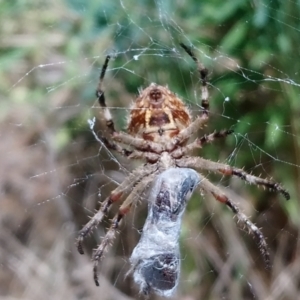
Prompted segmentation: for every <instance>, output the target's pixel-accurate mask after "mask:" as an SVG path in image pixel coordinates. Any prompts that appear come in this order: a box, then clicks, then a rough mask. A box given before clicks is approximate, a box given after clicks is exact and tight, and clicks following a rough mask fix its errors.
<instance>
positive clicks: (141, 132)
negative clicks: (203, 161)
mask: <svg viewBox="0 0 300 300" xmlns="http://www.w3.org/2000/svg"><path fill="white" fill-rule="evenodd" d="M190 124H191V115H190V113H189V111H188V109H187V108H186V106H185V105H184V103H183V102H182V100H181V99H179V98H178V97H177V96H176V95H175V94H174V93H172V92H171V91H170V90H169V89H168V88H167V87H163V86H160V85H157V84H155V83H151V84H150V86H148V87H147V88H145V89H144V90H142V91H141V93H140V95H139V96H138V97H137V99H136V101H135V103H134V106H133V107H132V110H131V112H130V117H129V124H128V133H129V134H131V135H133V136H138V137H142V138H143V139H144V140H147V141H153V142H156V143H165V142H166V141H170V140H171V139H172V138H173V137H175V136H176V135H178V133H179V132H180V131H181V130H182V129H184V128H186V127H188V126H189V125H190ZM184 142H185V141H182V143H184ZM182 143H181V144H182Z"/></svg>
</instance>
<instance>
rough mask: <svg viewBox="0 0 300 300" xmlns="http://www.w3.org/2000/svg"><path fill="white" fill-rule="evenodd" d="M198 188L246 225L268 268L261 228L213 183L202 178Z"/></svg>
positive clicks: (265, 243) (264, 240)
mask: <svg viewBox="0 0 300 300" xmlns="http://www.w3.org/2000/svg"><path fill="white" fill-rule="evenodd" d="M200 188H202V189H203V190H205V191H207V192H210V193H211V194H212V195H213V197H214V198H215V199H216V200H217V201H219V202H221V203H224V204H226V205H227V206H228V207H229V208H230V209H231V211H232V212H233V213H234V214H235V216H236V217H237V219H238V223H239V222H241V223H242V224H244V225H245V226H246V228H247V229H248V230H249V233H250V234H252V235H253V236H254V238H255V240H256V242H257V244H258V247H259V250H260V253H261V255H262V257H263V259H264V262H265V265H266V267H267V268H268V269H270V267H271V265H270V254H269V251H268V246H267V242H266V239H265V237H264V235H263V233H262V232H261V230H260V229H259V228H258V227H257V226H256V225H255V224H253V223H252V222H251V221H250V220H249V219H248V218H247V217H246V215H245V214H243V213H242V212H241V211H240V209H239V207H238V206H237V205H236V204H235V203H234V202H233V201H232V200H231V199H229V198H228V197H227V196H226V195H225V194H224V193H223V192H222V191H221V190H220V189H219V188H218V187H216V186H215V185H213V184H212V183H211V182H210V181H208V180H207V179H205V178H203V179H202V180H201V182H200Z"/></svg>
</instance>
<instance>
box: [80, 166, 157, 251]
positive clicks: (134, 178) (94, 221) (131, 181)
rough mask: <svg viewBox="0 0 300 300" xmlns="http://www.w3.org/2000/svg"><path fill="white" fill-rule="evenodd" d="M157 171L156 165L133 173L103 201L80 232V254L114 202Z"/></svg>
mask: <svg viewBox="0 0 300 300" xmlns="http://www.w3.org/2000/svg"><path fill="white" fill-rule="evenodd" d="M155 171H156V166H155V165H146V166H142V167H140V168H138V169H137V170H135V171H134V172H132V173H131V174H130V175H129V176H128V177H127V178H126V179H125V180H124V181H123V182H122V183H121V184H120V185H119V186H118V187H117V188H116V189H115V190H113V191H112V192H111V193H110V195H109V196H108V197H107V198H106V199H105V200H104V201H103V203H102V205H101V207H100V209H99V210H98V212H97V213H96V214H95V215H94V216H93V217H92V218H91V219H90V221H89V222H88V223H87V224H86V225H85V226H84V227H83V228H82V229H81V230H80V231H79V234H78V238H77V241H76V245H77V249H78V252H79V253H80V254H84V251H83V247H82V242H83V240H84V238H85V237H86V236H87V235H88V234H89V233H91V232H92V231H93V229H94V228H95V227H96V226H98V224H99V223H100V222H101V221H102V219H103V216H104V215H105V214H106V213H107V212H108V210H109V208H110V207H111V205H112V204H113V203H114V202H117V201H118V200H119V199H120V198H121V197H122V196H123V193H124V192H126V191H127V190H128V189H130V188H131V187H132V186H134V185H135V184H136V183H137V182H138V181H140V180H142V179H143V178H144V177H146V176H148V175H150V174H152V173H154V172H155Z"/></svg>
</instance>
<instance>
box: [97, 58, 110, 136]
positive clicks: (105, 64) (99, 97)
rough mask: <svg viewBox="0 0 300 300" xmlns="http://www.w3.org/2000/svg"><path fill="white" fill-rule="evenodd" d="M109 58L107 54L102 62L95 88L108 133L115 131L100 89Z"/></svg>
mask: <svg viewBox="0 0 300 300" xmlns="http://www.w3.org/2000/svg"><path fill="white" fill-rule="evenodd" d="M109 60H110V56H109V55H107V56H106V59H105V62H104V64H103V67H102V70H101V73H100V77H99V83H98V87H97V90H96V97H97V98H98V101H99V104H100V106H101V107H102V108H103V111H104V118H105V121H106V127H107V128H108V130H109V132H110V133H114V132H115V126H114V121H113V119H112V116H111V113H110V110H109V108H108V107H107V106H106V103H105V96H104V90H103V89H102V84H103V79H104V76H105V73H106V69H107V66H108V63H109Z"/></svg>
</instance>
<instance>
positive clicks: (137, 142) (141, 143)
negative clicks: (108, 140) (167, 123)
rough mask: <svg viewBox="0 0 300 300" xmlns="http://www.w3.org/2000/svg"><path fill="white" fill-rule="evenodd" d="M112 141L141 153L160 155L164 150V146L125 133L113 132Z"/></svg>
mask: <svg viewBox="0 0 300 300" xmlns="http://www.w3.org/2000/svg"><path fill="white" fill-rule="evenodd" d="M112 138H113V140H114V141H117V142H119V143H123V144H125V145H130V146H132V147H134V148H136V149H138V150H142V151H152V152H154V153H158V154H160V153H161V152H163V151H164V150H165V147H164V145H162V144H159V143H156V142H152V141H148V140H144V139H143V138H139V137H136V136H132V135H130V134H128V133H125V132H122V131H121V132H114V134H113V137H112Z"/></svg>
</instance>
